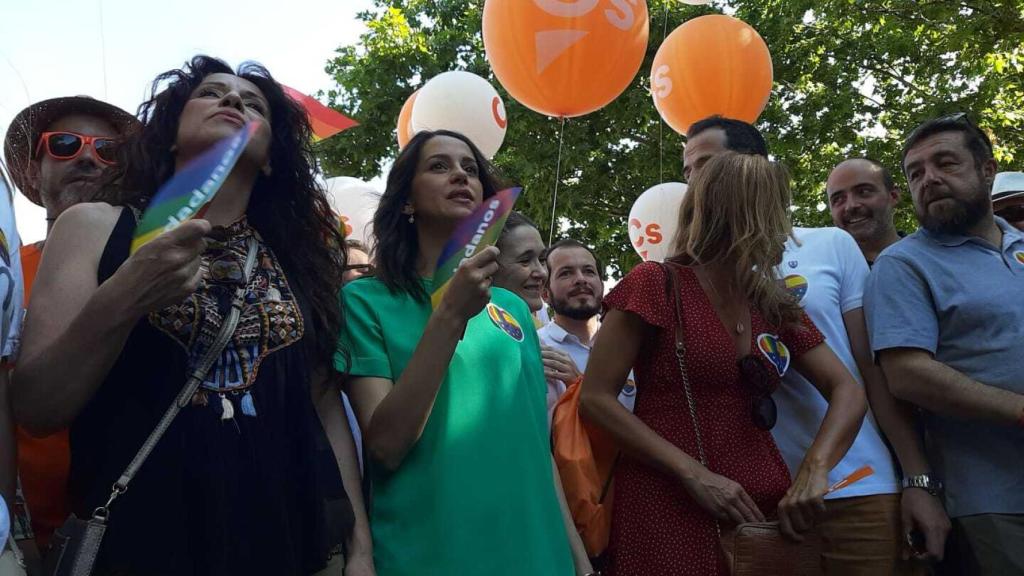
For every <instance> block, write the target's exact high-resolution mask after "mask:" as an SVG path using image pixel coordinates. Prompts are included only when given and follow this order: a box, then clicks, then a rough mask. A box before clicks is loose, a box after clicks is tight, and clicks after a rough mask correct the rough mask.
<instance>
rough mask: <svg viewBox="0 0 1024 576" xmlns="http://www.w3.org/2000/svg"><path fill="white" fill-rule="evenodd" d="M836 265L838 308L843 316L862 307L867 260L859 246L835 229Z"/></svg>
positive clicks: (849, 237) (848, 236)
mask: <svg viewBox="0 0 1024 576" xmlns="http://www.w3.org/2000/svg"><path fill="white" fill-rule="evenodd" d="M833 238H834V241H833V246H834V247H835V251H836V264H837V265H838V267H839V273H840V283H839V306H840V309H841V310H842V312H843V314H845V313H847V312H849V311H850V310H856V309H857V308H861V307H863V306H864V286H865V285H866V284H867V281H868V274H869V273H870V269H869V268H868V263H867V260H865V259H864V254H863V253H862V252H861V251H860V246H858V245H857V242H856V241H855V240H854V239H853V237H852V236H850V235H849V234H848V233H847V232H846V231H844V230H840V229H838V228H836V233H835V234H834V235H833Z"/></svg>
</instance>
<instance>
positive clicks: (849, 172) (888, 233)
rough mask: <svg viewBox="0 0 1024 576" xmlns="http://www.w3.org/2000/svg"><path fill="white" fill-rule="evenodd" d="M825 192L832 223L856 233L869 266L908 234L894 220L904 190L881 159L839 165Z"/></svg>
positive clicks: (858, 159)
mask: <svg viewBox="0 0 1024 576" xmlns="http://www.w3.org/2000/svg"><path fill="white" fill-rule="evenodd" d="M825 195H826V196H827V199H828V205H829V210H830V211H831V213H832V223H833V224H835V225H836V227H837V228H841V229H843V230H845V231H846V232H847V233H849V234H850V236H853V239H854V240H856V241H857V245H858V246H860V250H861V252H862V253H863V254H864V258H865V259H866V260H867V261H868V266H871V265H873V264H874V263H875V259H876V258H878V255H879V254H881V252H882V250H885V249H886V248H888V247H889V246H890V245H892V244H895V243H896V242H898V241H899V239H900V238H901V237H903V236H904V234H902V233H901V232H899V231H897V230H896V225H895V224H894V223H893V210H895V209H896V206H897V205H898V204H899V202H900V190H899V188H898V187H897V186H896V182H895V181H894V180H893V178H892V174H890V173H889V170H888V169H886V168H885V166H883V165H882V164H881V163H880V162H878V161H877V160H873V159H871V158H849V159H847V160H844V161H842V162H840V163H839V164H837V165H836V167H835V168H833V169H832V173H831V174H829V175H828V181H827V182H826V183H825Z"/></svg>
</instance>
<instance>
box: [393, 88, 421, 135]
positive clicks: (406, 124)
mask: <svg viewBox="0 0 1024 576" xmlns="http://www.w3.org/2000/svg"><path fill="white" fill-rule="evenodd" d="M419 93H420V91H419V90H417V91H415V92H413V93H412V94H410V95H409V97H408V98H406V100H405V104H402V111H401V112H399V113H398V147H399V148H405V145H406V144H408V143H409V140H411V139H412V137H413V133H412V106H413V104H414V103H415V102H416V95H417V94H419Z"/></svg>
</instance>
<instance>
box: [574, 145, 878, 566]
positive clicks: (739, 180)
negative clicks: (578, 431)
mask: <svg viewBox="0 0 1024 576" xmlns="http://www.w3.org/2000/svg"><path fill="white" fill-rule="evenodd" d="M789 204H790V196H789V187H788V177H787V175H786V173H785V171H784V170H783V169H782V168H780V167H778V166H777V165H775V164H773V163H771V162H769V161H768V160H767V159H765V158H763V157H760V156H753V155H739V154H731V153H729V154H723V155H720V156H717V157H715V158H713V159H711V160H710V161H709V162H708V164H707V165H706V166H705V167H704V168H703V169H702V170H701V171H700V173H699V174H698V175H697V176H696V178H695V179H694V180H693V181H692V182H691V186H690V189H689V193H688V194H687V195H686V198H685V199H684V201H683V204H682V206H681V208H680V214H679V220H680V230H682V232H681V233H680V234H679V236H678V238H677V239H676V241H675V246H674V254H675V256H674V257H673V258H671V259H670V261H671V262H670V263H669V264H666V266H667V267H666V268H663V267H662V265H659V264H657V263H654V262H647V263H644V264H641V265H640V266H638V267H637V268H636V269H634V270H633V271H632V272H631V273H630V274H629V275H628V276H627V277H626V278H625V279H623V281H622V282H621V283H619V285H618V286H616V287H615V289H614V290H612V291H611V292H610V293H609V294H608V296H607V297H606V298H605V300H604V306H605V310H606V311H607V315H606V316H605V319H604V324H603V326H602V330H601V333H600V334H599V336H598V338H597V342H596V343H595V345H594V350H593V353H592V355H591V360H590V363H589V364H588V366H587V373H586V376H585V379H584V382H585V385H584V388H583V393H582V394H583V395H582V410H583V412H584V415H585V417H587V418H588V419H590V420H592V421H593V422H594V423H596V424H597V425H599V426H601V427H602V428H604V429H605V430H606V431H607V432H608V433H610V434H611V435H612V436H613V437H614V438H615V439H616V440H617V442H618V443H619V445H620V447H621V448H622V449H623V451H624V455H625V456H626V457H624V458H622V459H621V460H620V462H619V465H618V467H617V469H616V475H615V507H614V517H613V523H612V536H611V542H610V546H609V553H610V554H609V560H610V566H609V568H610V570H609V572H610V574H613V575H619V576H621V575H633V574H636V575H649V574H675V575H686V574H694V575H698V574H699V575H708V574H726V573H727V570H726V568H725V565H724V562H723V558H722V555H721V552H720V547H719V543H718V531H717V529H716V521H717V524H718V526H719V527H721V528H722V529H725V528H728V527H729V526H731V525H734V524H739V523H741V522H751V521H762V520H765V519H767V518H773V517H777V518H778V520H779V522H780V525H781V527H782V530H783V532H784V533H786V534H787V535H788V536H790V537H791V538H794V539H799V538H801V536H800V533H801V532H805V531H807V530H808V529H810V528H811V527H812V526H813V523H814V519H815V516H816V515H817V513H818V512H819V511H821V510H822V509H823V507H824V503H823V499H822V497H823V496H824V494H825V490H826V489H827V485H826V482H827V474H828V471H829V469H831V468H832V467H833V466H834V465H835V464H836V463H837V462H838V461H839V460H840V458H841V457H842V456H843V454H845V453H846V450H847V449H848V448H849V446H850V444H851V443H852V441H853V439H854V437H855V435H856V433H857V430H858V429H859V427H860V422H861V420H862V418H863V416H864V412H865V400H864V395H863V392H862V391H861V389H860V387H859V386H857V384H856V382H855V381H854V380H853V378H852V376H850V374H849V372H847V371H846V369H845V368H844V366H843V364H842V363H841V362H840V361H839V360H838V359H837V358H836V356H835V355H834V354H833V353H832V351H831V350H829V348H828V347H827V346H826V345H825V344H824V339H823V337H822V336H821V333H820V332H818V330H817V329H816V328H815V327H814V325H813V323H812V322H811V321H810V320H809V319H808V318H807V316H806V315H805V314H804V313H803V312H802V311H801V309H800V308H799V306H798V305H797V303H796V302H795V301H794V300H792V299H790V297H789V296H788V295H787V293H786V292H785V291H784V290H783V289H782V287H780V286H779V285H778V284H777V283H776V279H775V277H774V276H773V272H774V269H775V266H776V265H777V264H778V263H779V261H780V259H781V257H782V251H783V242H784V241H785V239H786V235H787V234H788V233H789V230H790V224H789V218H788V214H787V213H786V210H785V208H784V207H785V206H789ZM666 271H669V272H668V273H671V274H673V275H674V276H675V278H674V280H673V279H672V278H670V277H667V276H666ZM673 289H674V290H675V293H673V292H672V291H673ZM676 298H678V299H679V305H680V309H681V318H682V325H683V334H684V343H685V353H684V364H685V370H686V372H687V375H688V380H689V387H690V390H691V392H692V402H693V409H694V411H695V417H696V422H697V430H698V431H699V434H700V440H701V444H702V447H703V452H704V456H705V460H706V462H707V465H706V466H705V465H704V464H702V463H701V458H700V452H701V451H700V449H699V448H698V435H697V434H698V432H697V431H695V428H694V425H693V420H694V419H693V418H692V417H691V414H690V404H689V402H688V400H687V394H686V392H685V389H684V388H685V387H684V384H683V378H682V377H681V375H680V367H679V364H678V362H677V358H676V352H675V328H676V325H677V321H676ZM631 368H632V369H633V370H634V373H635V375H636V382H637V390H638V392H637V397H636V408H635V413H634V414H631V413H630V412H629V411H628V410H626V409H625V408H623V407H622V405H621V404H619V402H618V400H617V395H618V393H619V389H620V387H621V386H622V382H624V381H625V380H626V375H627V374H628V373H629V370H630V369H631ZM790 368H793V369H798V370H799V371H800V373H801V374H803V375H804V376H805V377H807V378H808V379H809V380H810V381H811V382H812V383H813V384H814V385H815V386H816V387H817V388H818V389H819V390H820V391H821V393H822V395H824V396H825V397H826V398H828V399H829V402H830V404H829V410H828V414H827V415H826V417H825V419H824V421H823V423H822V425H821V429H820V430H819V431H818V434H817V438H816V439H815V441H814V444H813V445H812V446H811V448H810V450H809V451H808V453H807V456H806V458H805V459H804V462H803V464H802V465H801V467H800V469H799V471H798V472H797V475H796V478H793V479H792V480H791V479H790V475H789V472H788V471H787V468H786V464H785V462H783V460H782V457H781V456H780V454H779V451H778V449H777V448H776V446H775V443H774V441H773V440H772V436H771V432H770V430H771V427H772V426H774V423H775V422H774V420H775V411H774V408H775V407H774V404H772V400H771V392H772V391H773V390H774V389H775V388H776V387H777V386H778V385H779V383H780V382H781V377H782V375H783V374H785V372H786V371H787V370H788V369H790Z"/></svg>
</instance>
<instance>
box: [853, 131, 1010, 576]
mask: <svg viewBox="0 0 1024 576" xmlns="http://www.w3.org/2000/svg"><path fill="white" fill-rule="evenodd" d="M903 171H904V174H905V175H906V177H907V181H908V183H909V185H910V194H911V198H912V199H913V202H914V211H915V213H916V215H917V219H918V221H919V222H920V224H921V227H922V228H921V229H920V230H918V231H917V232H915V233H913V234H911V235H910V236H908V237H906V238H905V239H903V240H902V241H901V242H898V243H896V244H894V245H892V246H890V247H889V248H887V249H886V250H885V251H883V252H882V254H881V255H880V256H879V258H878V260H876V261H875V266H874V268H873V270H872V272H871V276H870V278H869V280H868V287H867V292H866V310H867V316H868V325H869V327H870V331H871V341H872V342H871V343H872V347H873V348H874V350H875V353H876V354H877V356H878V360H879V362H880V364H881V366H882V369H883V370H884V371H885V374H886V377H887V378H888V381H889V386H890V388H891V390H892V393H893V394H894V395H896V396H897V397H899V398H901V399H903V400H907V401H909V402H912V403H914V404H917V405H918V406H920V407H921V408H923V409H924V413H925V426H926V428H927V430H928V443H929V446H928V447H929V450H930V452H931V454H932V455H933V458H932V459H931V460H932V462H933V464H935V469H936V475H935V476H931V475H927V476H919V477H909V478H906V479H904V485H908V484H909V485H910V486H915V487H922V488H924V489H926V490H930V491H932V492H935V493H938V492H940V491H941V490H942V489H943V485H944V488H945V502H946V509H947V511H948V512H949V515H950V517H951V518H952V519H953V525H954V532H955V533H956V534H957V536H959V538H958V539H957V540H958V541H959V546H960V550H959V552H960V555H961V556H962V557H963V558H964V559H965V560H966V564H968V565H965V566H962V567H961V569H960V571H961V573H964V574H1021V573H1024V489H1022V487H1024V466H1022V465H1021V463H1022V462H1024V377H1022V376H1021V374H1024V298H1021V296H1024V234H1022V233H1021V232H1020V231H1018V230H1017V229H1015V228H1013V227H1012V226H1010V225H1009V224H1008V223H1007V222H1006V221H1005V220H1003V219H1002V218H999V217H996V216H994V215H993V213H992V201H991V198H990V196H989V191H990V189H991V188H992V181H993V179H994V177H995V174H996V162H995V160H994V159H993V155H992V145H991V143H990V142H989V139H988V137H987V136H986V135H985V133H984V132H982V131H981V130H980V129H979V128H978V127H977V126H975V125H974V124H973V123H972V122H971V121H970V119H969V118H968V117H967V116H966V115H965V114H962V113H961V114H954V115H950V116H945V117H942V118H937V119H933V120H929V121H927V122H925V123H923V124H921V125H920V126H918V127H917V128H916V129H914V131H913V132H911V133H910V136H908V138H907V140H906V143H905V144H904V146H903Z"/></svg>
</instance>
